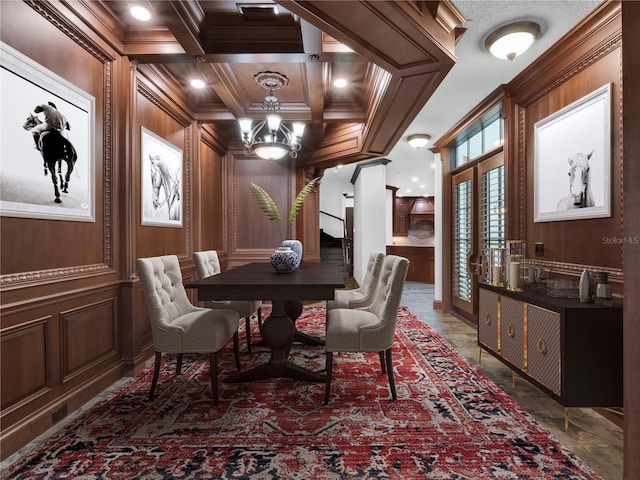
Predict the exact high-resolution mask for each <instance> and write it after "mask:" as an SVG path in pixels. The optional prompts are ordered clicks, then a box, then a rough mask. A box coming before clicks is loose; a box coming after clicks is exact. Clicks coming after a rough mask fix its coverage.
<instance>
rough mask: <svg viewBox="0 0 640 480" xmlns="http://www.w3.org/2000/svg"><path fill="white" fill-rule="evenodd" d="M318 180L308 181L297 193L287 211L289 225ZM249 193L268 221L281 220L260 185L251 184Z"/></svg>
mask: <svg viewBox="0 0 640 480" xmlns="http://www.w3.org/2000/svg"><path fill="white" fill-rule="evenodd" d="M319 180H320V177H316V178H314V179H313V180H309V181H308V182H307V184H306V185H305V186H304V187H302V190H300V191H299V192H298V195H297V196H296V199H295V200H294V201H293V204H292V205H291V210H290V211H289V218H288V224H289V225H291V224H292V223H293V221H294V220H295V218H296V215H298V212H299V211H300V208H301V207H302V204H303V203H304V200H305V199H306V198H307V196H308V195H309V194H310V193H311V191H312V190H313V187H314V186H315V184H316V183H318V181H319ZM251 193H253V196H254V197H255V198H256V201H257V202H258V207H259V208H260V210H262V211H263V212H264V214H265V215H266V216H267V218H268V219H269V220H276V221H280V220H282V215H280V210H278V206H277V205H276V202H274V201H273V198H271V195H269V194H268V193H267V192H266V190H265V189H264V188H262V187H261V186H260V185H256V184H255V183H251ZM278 232H280V225H278ZM280 236H282V233H281V234H280Z"/></svg>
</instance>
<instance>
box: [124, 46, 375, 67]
mask: <svg viewBox="0 0 640 480" xmlns="http://www.w3.org/2000/svg"><path fill="white" fill-rule="evenodd" d="M160 50H161V48H160V47H158V51H157V52H155V53H154V52H150V51H149V49H146V50H145V51H144V52H140V53H136V52H135V51H133V50H132V51H129V52H128V55H129V57H130V58H131V59H132V60H135V61H137V62H138V63H339V62H345V63H352V64H353V63H365V62H367V60H365V59H364V58H362V57H361V56H360V55H358V54H357V53H353V52H325V53H322V54H320V55H317V54H308V53H306V52H300V53H220V54H211V53H210V54H187V53H172V52H169V53H167V52H166V51H160Z"/></svg>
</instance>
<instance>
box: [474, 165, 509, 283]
mask: <svg viewBox="0 0 640 480" xmlns="http://www.w3.org/2000/svg"><path fill="white" fill-rule="evenodd" d="M488 168H489V169H487V170H485V171H483V172H482V174H481V181H480V235H479V236H480V238H479V241H480V252H481V255H482V258H484V259H485V268H484V270H483V275H482V280H484V281H487V280H488V278H487V275H488V272H489V267H488V266H487V265H486V262H488V261H489V260H490V258H491V257H490V249H491V248H495V247H504V246H505V225H504V200H505V199H504V165H502V164H500V165H498V166H489V167H488Z"/></svg>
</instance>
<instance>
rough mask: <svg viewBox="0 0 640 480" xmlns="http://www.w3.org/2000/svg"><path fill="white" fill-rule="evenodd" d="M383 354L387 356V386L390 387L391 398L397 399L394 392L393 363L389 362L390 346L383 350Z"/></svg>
mask: <svg viewBox="0 0 640 480" xmlns="http://www.w3.org/2000/svg"><path fill="white" fill-rule="evenodd" d="M385 356H386V357H387V375H388V376H389V388H391V398H393V399H394V400H397V399H398V395H397V394H396V384H395V382H394V380H393V364H392V362H391V348H389V349H388V350H386V351H385Z"/></svg>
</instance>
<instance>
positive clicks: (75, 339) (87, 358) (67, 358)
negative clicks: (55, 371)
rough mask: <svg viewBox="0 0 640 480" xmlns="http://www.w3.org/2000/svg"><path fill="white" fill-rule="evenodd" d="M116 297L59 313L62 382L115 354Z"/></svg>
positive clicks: (116, 345)
mask: <svg viewBox="0 0 640 480" xmlns="http://www.w3.org/2000/svg"><path fill="white" fill-rule="evenodd" d="M117 305H118V302H117V299H116V298H108V299H106V300H103V301H100V302H96V303H92V304H88V305H83V306H81V307H78V308H75V309H73V310H68V311H65V312H61V313H60V333H61V337H62V341H61V344H62V346H63V347H62V382H63V383H64V382H68V381H69V380H71V379H73V378H74V377H76V376H77V375H79V374H80V373H82V372H84V371H86V370H88V369H90V368H91V367H93V366H94V365H97V364H98V363H100V362H101V361H103V360H105V359H107V358H109V357H111V356H115V355H117V354H118V325H117V321H118V320H117V312H118V307H117Z"/></svg>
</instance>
